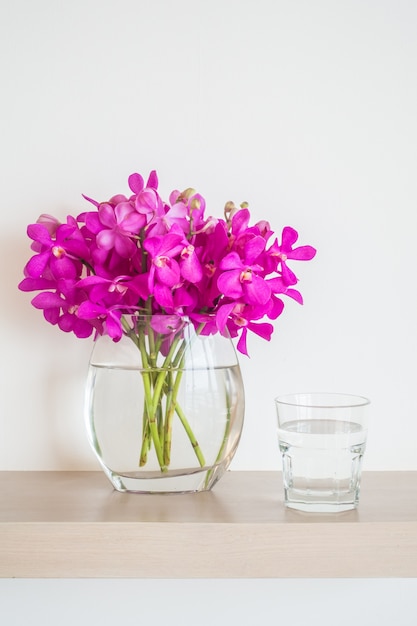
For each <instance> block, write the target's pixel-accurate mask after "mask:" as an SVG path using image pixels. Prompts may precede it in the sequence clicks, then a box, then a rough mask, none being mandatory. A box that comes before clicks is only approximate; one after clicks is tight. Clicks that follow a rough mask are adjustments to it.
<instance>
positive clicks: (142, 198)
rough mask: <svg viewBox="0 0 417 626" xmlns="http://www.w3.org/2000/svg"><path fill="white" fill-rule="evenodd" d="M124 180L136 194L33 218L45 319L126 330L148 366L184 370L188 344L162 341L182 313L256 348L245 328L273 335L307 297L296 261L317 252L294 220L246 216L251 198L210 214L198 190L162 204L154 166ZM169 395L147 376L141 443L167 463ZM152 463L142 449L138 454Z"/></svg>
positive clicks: (87, 329)
mask: <svg viewBox="0 0 417 626" xmlns="http://www.w3.org/2000/svg"><path fill="white" fill-rule="evenodd" d="M128 185H129V188H130V194H129V195H120V194H119V195H115V196H113V197H111V198H110V199H109V200H108V201H106V202H97V201H96V200H93V199H91V198H88V197H86V196H84V198H85V200H87V201H88V202H89V203H90V204H91V205H92V207H93V208H92V209H91V210H89V211H84V212H82V213H81V214H79V215H77V216H76V217H74V216H71V215H69V216H68V217H67V219H66V222H64V223H60V222H59V221H58V220H57V219H55V218H54V217H52V216H50V215H46V214H43V215H41V216H40V217H39V219H38V220H37V222H36V223H35V224H31V225H29V226H28V229H27V234H28V236H29V238H30V239H31V240H32V244H31V248H32V250H33V251H34V253H35V254H34V255H33V256H32V257H31V258H30V260H29V261H28V263H27V264H26V266H25V268H24V275H25V278H24V279H23V280H22V281H21V282H20V284H19V289H21V290H22V291H39V292H40V293H38V294H37V295H36V296H35V297H34V298H33V299H32V304H33V306H34V307H35V308H37V309H41V310H42V311H43V315H44V317H45V319H46V320H47V321H48V322H50V323H51V324H54V325H57V326H58V327H59V328H60V329H61V330H63V331H64V332H73V333H74V334H75V335H76V336H77V337H82V338H86V337H90V336H91V335H92V334H94V336H95V337H97V336H99V335H108V336H109V337H110V338H111V339H112V340H113V341H115V342H117V341H119V340H120V339H121V337H122V336H123V334H127V335H129V336H130V337H131V338H132V339H133V340H134V342H135V343H136V345H137V346H138V348H139V350H140V352H141V357H142V364H143V367H144V368H145V369H146V368H149V369H151V368H152V366H153V365H155V350H156V352H160V353H161V354H163V355H164V367H165V368H168V369H169V368H171V367H174V366H175V368H176V369H178V367H179V364H180V363H181V344H180V343H172V342H171V344H169V343H168V344H167V342H166V341H162V340H159V342H158V337H159V338H163V337H165V336H166V333H168V332H169V331H170V330H173V331H175V332H176V331H177V330H178V328H180V326H181V323H182V320H183V319H185V318H186V319H187V320H189V321H191V323H192V324H193V325H194V326H195V329H196V331H197V333H198V334H202V335H210V334H214V333H220V334H230V336H231V337H232V338H236V339H237V349H238V350H239V351H240V352H241V353H243V354H248V350H247V334H248V331H250V332H253V333H255V334H256V335H259V336H260V337H263V338H264V339H266V340H270V338H271V335H272V332H273V326H272V324H271V321H273V320H275V319H277V318H278V316H279V315H281V313H282V311H283V309H284V302H283V299H282V298H283V297H289V298H292V299H293V300H295V301H296V302H299V303H300V304H301V303H302V296H301V294H300V292H299V291H298V290H297V289H295V285H296V283H297V277H296V276H295V274H294V273H293V271H292V269H290V267H289V266H288V262H289V261H291V260H304V261H305V260H310V259H312V258H313V257H314V255H315V252H316V251H315V249H314V248H313V247H311V246H300V247H295V244H296V242H297V239H298V234H297V232H296V231H295V230H294V229H293V228H291V227H289V226H286V227H285V228H284V229H283V231H282V235H281V238H280V240H279V239H278V238H277V237H274V233H273V231H272V230H271V227H270V225H269V223H268V222H267V221H263V220H262V221H259V222H257V223H256V224H254V225H250V219H251V216H250V213H249V210H248V206H247V204H246V203H243V204H241V205H240V207H236V206H235V205H234V204H233V203H232V202H228V203H227V204H226V206H225V210H224V217H222V218H217V217H213V216H208V217H207V216H206V215H205V210H206V203H205V200H204V198H203V197H202V196H201V195H200V194H199V193H197V192H196V191H195V190H194V189H186V190H185V191H182V192H180V191H173V192H172V193H171V194H170V196H169V202H165V201H163V200H162V198H161V197H160V195H159V193H158V178H157V174H156V172H155V171H153V172H151V174H150V175H149V178H148V180H147V182H146V183H145V180H144V178H143V177H142V176H141V175H140V174H137V173H134V174H132V175H131V176H129V179H128ZM138 311H139V312H142V313H143V314H144V315H147V316H150V319H151V320H152V322H151V327H152V328H151V329H149V330H148V331H147V332H146V333H145V334H146V339H147V342H148V343H145V334H144V333H143V332H142V331H141V332H139V331H137V330H135V328H132V325H131V323H129V316H131V315H132V314H134V313H135V312H138ZM268 320H269V321H268ZM176 336H177V335H176ZM171 387H172V385H170V388H171ZM167 394H168V391H167V386H166V379H164V378H163V377H162V378H161V377H159V378H158V376H157V375H155V374H149V377H148V379H147V402H146V407H145V408H144V420H145V422H146V424H148V426H147V427H144V431H143V432H144V441H145V440H146V445H145V444H144V445H143V450H142V451H143V452H144V451H145V449H146V446H147V445H149V441H153V443H154V445H155V449H156V451H157V454H158V459H159V462H160V466H161V469H164V468H165V469H166V467H167V466H168V465H169V454H168V456H164V445H163V441H162V439H166V440H169V434H168V431H167V428H166V422H167V419H168V418H167V417H166V418H165V423H164V418H159V417H158V419H157V415H158V416H159V415H161V404H160V403H161V401H162V398H163V397H164V396H167ZM165 399H166V398H165ZM174 411H175V412H176V413H177V414H178V415H180V417H181V409H180V407H178V406H177V405H176V404H175V402H174V403H173V404H171V405H170V406H169V407H168V406H167V407H165V408H164V414H165V416H167V415H170V419H172V413H173V412H174ZM183 417H184V420H185V416H183ZM158 420H159V421H162V423H163V424H162V429H160V430H158V428H157V425H156V423H157V421H158ZM183 423H184V427H185V428H187V423H186V420H185V421H184V422H183ZM161 432H165V435H164V436H162V435H161ZM189 436H190V440H191V441H192V433H191V432H190V433H189ZM193 445H194V444H193ZM197 453H198V450H197V447H196V454H197ZM203 462H204V459H200V464H202V463H203ZM144 463H146V454H145V456H143V455H141V464H144Z"/></svg>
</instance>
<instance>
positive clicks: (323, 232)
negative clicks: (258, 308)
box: [0, 0, 417, 624]
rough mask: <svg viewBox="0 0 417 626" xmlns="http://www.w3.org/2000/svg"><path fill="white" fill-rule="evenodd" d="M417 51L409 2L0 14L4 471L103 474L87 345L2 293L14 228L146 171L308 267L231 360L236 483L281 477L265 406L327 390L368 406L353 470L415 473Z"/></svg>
mask: <svg viewBox="0 0 417 626" xmlns="http://www.w3.org/2000/svg"><path fill="white" fill-rule="evenodd" d="M416 33H417V3H416V2H415V1H414V0H408V1H407V0H351V1H347V0H346V1H345V0H310V1H309V0H304V1H303V0H292V1H289V0H288V1H286V0H241V1H238V0H210V1H206V2H204V1H203V0H194V1H192V0H175V1H174V0H173V1H169V0H149V1H147V0H118V1H116V0H71V1H69V0H68V1H67V2H65V1H63V0H61V1H59V0H37V1H36V2H32V1H31V0H13V1H12V0H1V2H0V64H1V99H0V113H1V114H0V127H1V134H0V137H1V140H0V172H1V174H0V176H1V187H0V194H1V196H0V197H1V205H2V208H1V212H0V221H1V228H0V238H1V240H0V254H1V263H0V272H1V280H0V284H1V298H2V306H1V307H0V315H1V324H0V333H1V335H0V341H1V343H0V345H1V359H0V362H1V372H0V384H1V390H0V470H40V469H46V470H66V469H76V470H77V469H80V470H81V469H97V465H96V461H95V460H94V459H93V457H92V453H91V452H90V450H89V448H88V446H87V443H86V439H85V434H84V424H83V417H82V402H83V392H84V380H85V374H86V368H87V361H88V357H89V354H90V351H91V341H90V340H87V341H83V340H78V339H76V338H75V337H74V336H73V335H71V336H67V335H64V334H63V333H61V332H60V331H59V330H58V329H57V328H54V327H52V326H49V325H48V324H46V322H45V321H44V320H43V318H42V314H41V313H40V312H39V311H36V310H35V309H33V308H32V307H31V305H30V298H31V295H30V294H22V293H20V292H18V290H17V283H18V282H19V281H20V279H21V278H22V268H23V266H24V264H25V263H26V261H27V259H28V258H29V255H30V252H29V240H28V239H27V238H26V234H25V231H26V226H27V224H28V223H31V222H34V221H35V220H36V218H37V217H38V215H39V214H40V213H52V214H54V215H56V216H57V217H59V218H60V219H65V217H66V215H67V214H68V213H71V214H77V213H79V212H80V211H81V210H83V208H85V207H86V205H85V203H84V201H83V200H82V198H81V193H85V194H87V195H90V196H92V197H94V198H97V199H99V200H105V199H107V198H108V197H110V196H111V195H114V194H115V193H124V192H127V191H128V189H127V177H128V175H129V174H130V173H132V172H134V171H139V172H141V173H143V174H144V175H145V176H146V175H147V173H148V172H149V171H150V170H151V169H154V168H155V169H157V171H158V174H159V178H160V191H161V193H162V195H163V197H165V198H167V197H168V194H169V192H170V191H171V190H172V189H174V188H179V189H182V188H185V187H189V186H193V187H195V188H196V189H198V191H199V192H200V193H202V195H204V196H205V197H206V199H207V202H208V205H209V209H208V213H211V214H218V215H219V216H220V215H221V214H222V210H223V206H224V203H225V202H226V201H227V200H230V199H233V200H234V201H235V202H236V203H240V202H241V201H244V200H245V201H248V202H249V205H250V209H251V212H252V216H253V220H254V221H257V220H259V219H268V220H269V221H270V222H271V225H272V227H273V229H274V230H275V231H276V233H277V234H280V231H281V228H282V227H283V226H285V225H287V224H290V225H292V226H294V227H295V228H297V230H298V231H299V233H300V243H301V244H312V245H314V246H315V247H317V249H318V254H317V257H316V259H315V260H314V261H312V262H310V263H299V264H298V265H296V266H294V267H295V271H296V273H297V274H298V276H299V278H300V283H299V288H300V290H301V291H302V293H303V295H304V299H305V304H304V306H303V307H300V306H298V305H296V304H295V303H293V302H291V301H290V302H288V305H287V307H286V310H285V311H284V314H283V316H282V317H281V318H280V319H279V320H278V321H277V323H276V331H275V333H274V336H273V339H272V341H271V342H270V343H266V342H264V341H263V340H261V339H258V338H256V337H252V338H251V339H250V343H249V349H250V354H251V358H250V359H245V358H242V359H241V366H242V370H243V376H244V379H245V387H246V399H247V412H246V423H245V430H244V434H243V437H242V441H241V445H240V447H239V450H238V452H237V455H236V457H235V460H234V462H233V465H232V469H277V468H278V464H279V459H278V455H277V445H276V438H275V409H274V404H273V398H274V396H275V395H277V394H278V393H286V392H292V391H322V390H325V391H343V392H347V393H359V394H363V395H366V396H368V397H370V398H371V400H372V413H371V417H372V419H371V428H370V435H369V445H368V451H367V455H366V458H365V469H368V470H385V469H387V470H407V469H409V470H416V469H417V395H416V391H415V389H416V373H417V372H416V354H417V333H416V323H417V315H416V314H417V290H416V278H415V277H416V269H417V263H416V256H417V253H416V244H415V241H416V226H417V218H416V200H417V185H416V166H417V121H416V111H417V80H416V79H417V72H416V70H417V42H416ZM394 588H395V585H394ZM238 595H239V594H238ZM307 615H308V613H307ZM8 623H12V622H11V621H10V620H9V621H8ZM126 623H127V622H126ZM271 623H272V621H271ZM274 623H275V622H274ZM366 623H373V622H368V621H367V622H366ZM374 623H378V624H382V623H383V622H382V621H380V620H379V621H377V622H374ZM397 623H398V622H397ZM403 623H404V624H405V623H406V622H405V621H404V622H403Z"/></svg>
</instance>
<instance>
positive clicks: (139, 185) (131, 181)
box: [127, 174, 145, 193]
mask: <svg viewBox="0 0 417 626" xmlns="http://www.w3.org/2000/svg"><path fill="white" fill-rule="evenodd" d="M127 182H128V185H129V187H130V189H131V190H132V191H133V193H140V192H141V191H142V189H143V187H144V184H145V183H144V180H143V178H142V176H141V175H140V174H131V175H130V176H129V178H128V180H127Z"/></svg>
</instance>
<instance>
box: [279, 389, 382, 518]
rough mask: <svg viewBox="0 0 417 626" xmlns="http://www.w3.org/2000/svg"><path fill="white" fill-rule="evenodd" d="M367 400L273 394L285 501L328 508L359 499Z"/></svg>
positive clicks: (312, 509)
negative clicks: (274, 395) (274, 396)
mask: <svg viewBox="0 0 417 626" xmlns="http://www.w3.org/2000/svg"><path fill="white" fill-rule="evenodd" d="M369 404H370V401H369V400H368V399H367V398H364V397H362V396H354V395H348V394H339V393H297V394H291V395H285V396H279V397H278V398H276V399H275V405H276V409H277V416H278V442H279V449H280V452H281V455H282V469H283V481H284V492H285V504H286V505H287V506H288V507H290V508H293V509H298V510H301V511H308V512H319V513H329V512H339V511H347V510H349V509H353V508H355V507H356V506H357V505H358V502H359V492H360V480H361V467H362V457H363V454H364V452H365V447H366V438H367V425H368V408H369Z"/></svg>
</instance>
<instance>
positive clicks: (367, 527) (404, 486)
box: [0, 471, 417, 578]
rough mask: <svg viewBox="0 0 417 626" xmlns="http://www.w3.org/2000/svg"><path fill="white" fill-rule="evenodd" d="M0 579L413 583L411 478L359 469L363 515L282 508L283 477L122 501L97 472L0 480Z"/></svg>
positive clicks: (256, 477) (237, 477)
mask: <svg viewBox="0 0 417 626" xmlns="http://www.w3.org/2000/svg"><path fill="white" fill-rule="evenodd" d="M0 576H1V577H3V578H12V577H21V578H77V577H84V578H85V577H86V578H117V577H121V578H271V577H272V578H293V577H298V578H307V577H314V578H323V577H324V578H327V577H329V578H334V577H343V578H348V577H360V578H374V577H417V472H365V473H364V474H363V477H362V492H361V499H360V504H359V507H358V509H356V510H354V511H347V512H344V513H333V514H322V513H316V514H307V513H302V512H299V511H294V510H291V509H287V508H286V507H285V506H284V503H283V489H282V477H281V474H280V473H279V472H256V471H255V472H240V471H231V472H228V473H227V474H226V475H225V476H224V477H223V478H222V479H221V481H220V482H219V483H218V484H217V485H216V486H215V487H214V489H213V490H212V491H211V492H204V493H198V494H186V495H179V494H174V495H138V494H122V493H118V492H116V491H114V490H113V488H112V486H111V485H110V483H109V482H108V480H107V479H106V477H105V476H104V474H103V473H102V472H101V471H100V472H0Z"/></svg>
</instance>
